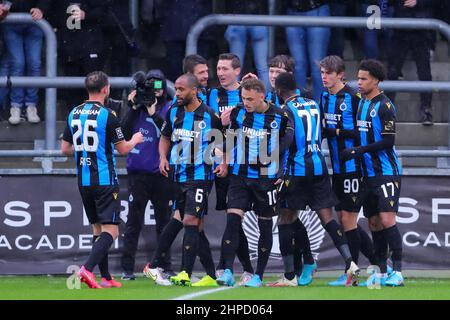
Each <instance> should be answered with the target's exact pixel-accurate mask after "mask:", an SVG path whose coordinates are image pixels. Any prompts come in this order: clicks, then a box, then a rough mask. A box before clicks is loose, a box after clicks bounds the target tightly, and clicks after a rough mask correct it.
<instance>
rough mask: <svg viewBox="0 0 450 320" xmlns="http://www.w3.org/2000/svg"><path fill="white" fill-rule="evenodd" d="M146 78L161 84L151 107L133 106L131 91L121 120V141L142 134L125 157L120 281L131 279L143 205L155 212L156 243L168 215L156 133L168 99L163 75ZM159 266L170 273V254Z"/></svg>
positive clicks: (167, 188)
mask: <svg viewBox="0 0 450 320" xmlns="http://www.w3.org/2000/svg"><path fill="white" fill-rule="evenodd" d="M146 79H147V80H151V79H154V80H155V81H160V82H161V87H162V89H157V90H155V97H156V99H155V102H154V103H153V104H152V105H144V106H140V105H137V104H136V99H135V96H136V91H132V92H131V94H130V95H129V97H128V101H129V104H130V109H129V111H128V113H127V114H126V116H125V118H124V119H123V121H122V128H123V134H124V136H125V138H128V137H131V136H133V134H135V133H136V132H141V133H142V134H143V135H144V143H141V144H140V145H137V146H136V147H135V148H134V149H133V150H131V152H130V153H129V154H128V156H127V171H128V192H129V200H130V211H129V213H128V219H127V223H126V229H125V234H124V239H123V244H124V248H123V254H122V260H121V265H122V269H123V274H122V279H123V280H134V278H135V277H134V267H135V255H136V250H137V245H138V240H139V234H140V232H141V229H142V225H143V224H144V213H145V208H146V206H147V202H148V201H149V200H150V201H151V202H152V204H153V208H154V211H155V220H156V236H157V239H158V241H159V239H160V235H161V232H162V230H163V229H164V227H165V226H166V225H167V223H168V222H169V220H170V215H171V210H170V207H169V201H170V196H171V195H170V182H169V179H168V178H166V177H164V176H163V175H162V174H161V173H160V171H159V151H158V146H159V138H160V135H161V134H160V130H161V127H162V125H163V122H164V119H165V116H166V113H167V110H169V107H170V105H171V100H170V97H169V96H168V94H167V90H166V88H167V83H166V79H165V76H164V74H163V73H162V72H161V71H160V70H150V71H149V72H148V73H147V76H146ZM161 267H162V268H163V269H164V270H165V271H166V272H167V271H169V270H171V264H170V254H168V255H165V256H164V258H163V259H162V261H161Z"/></svg>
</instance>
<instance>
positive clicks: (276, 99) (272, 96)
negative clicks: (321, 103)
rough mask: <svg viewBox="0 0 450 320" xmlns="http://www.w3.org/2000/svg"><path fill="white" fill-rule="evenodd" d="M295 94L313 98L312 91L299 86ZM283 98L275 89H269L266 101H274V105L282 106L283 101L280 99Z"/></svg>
mask: <svg viewBox="0 0 450 320" xmlns="http://www.w3.org/2000/svg"><path fill="white" fill-rule="evenodd" d="M295 94H296V95H298V96H301V97H304V98H308V99H310V98H311V93H310V92H309V91H308V90H306V89H303V88H302V89H300V88H297V90H295ZM280 100H281V99H280V98H279V97H278V95H277V94H276V93H275V91H274V90H272V91H267V94H266V101H269V102H272V103H273V104H274V105H276V106H277V107H280V108H281V106H282V105H283V103H282V101H280Z"/></svg>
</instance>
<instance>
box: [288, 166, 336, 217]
mask: <svg viewBox="0 0 450 320" xmlns="http://www.w3.org/2000/svg"><path fill="white" fill-rule="evenodd" d="M337 203H338V200H337V198H336V195H335V194H334V192H333V190H332V188H331V182H330V177H329V176H328V173H327V174H325V175H320V176H310V177H295V176H291V177H287V178H286V179H285V180H284V184H283V186H282V187H281V192H280V206H281V208H286V209H290V210H305V209H306V206H309V207H310V208H311V210H313V211H317V210H320V209H324V208H332V207H333V206H335V205H336V204H337Z"/></svg>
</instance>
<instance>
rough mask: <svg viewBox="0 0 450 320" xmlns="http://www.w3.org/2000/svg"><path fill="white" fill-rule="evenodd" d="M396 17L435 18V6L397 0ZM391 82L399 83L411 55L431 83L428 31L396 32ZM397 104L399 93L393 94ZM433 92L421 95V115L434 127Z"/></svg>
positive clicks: (423, 78)
mask: <svg viewBox="0 0 450 320" xmlns="http://www.w3.org/2000/svg"><path fill="white" fill-rule="evenodd" d="M395 17H399V18H432V17H433V3H432V2H431V1H425V0H397V1H396V2H395ZM390 49H391V52H390V54H389V64H388V79H389V80H397V79H398V78H399V75H400V72H401V70H402V67H403V64H404V63H405V59H406V57H407V55H408V52H409V51H410V50H411V51H412V56H413V59H414V61H415V62H416V66H417V74H418V76H419V80H421V81H431V80H432V78H431V65H430V41H429V31H428V30H420V29H417V30H395V31H394V35H393V39H392V41H391V44H390ZM389 98H390V99H391V100H392V101H394V99H395V93H391V94H389ZM431 98H432V94H431V92H422V93H421V94H420V106H421V107H420V113H421V121H422V124H423V125H432V124H433V116H432V113H431Z"/></svg>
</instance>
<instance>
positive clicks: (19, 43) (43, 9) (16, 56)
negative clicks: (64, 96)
mask: <svg viewBox="0 0 450 320" xmlns="http://www.w3.org/2000/svg"><path fill="white" fill-rule="evenodd" d="M2 3H3V4H4V6H3V10H5V11H7V12H8V11H9V12H12V13H16V12H21V13H30V14H31V17H32V18H33V20H35V21H37V20H40V19H42V18H43V17H44V14H46V13H47V11H48V10H49V8H50V0H11V1H8V2H6V1H3V2H2ZM7 4H9V5H10V8H9V10H7V9H8V6H9V5H7ZM2 31H3V38H4V41H5V49H6V52H7V59H8V65H9V74H10V75H11V76H16V77H20V76H32V77H37V76H40V75H41V51H42V43H43V39H44V34H43V32H42V30H41V29H40V28H39V27H38V26H36V25H31V24H3V25H2ZM38 99H39V97H38V89H37V88H26V89H24V88H16V87H14V88H12V90H11V116H10V118H9V119H8V121H9V123H10V124H12V125H17V124H19V123H20V121H21V113H22V109H23V108H24V107H26V115H27V119H28V122H30V123H38V122H40V121H41V119H40V118H39V116H38V114H37V108H36V107H37V104H38Z"/></svg>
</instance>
